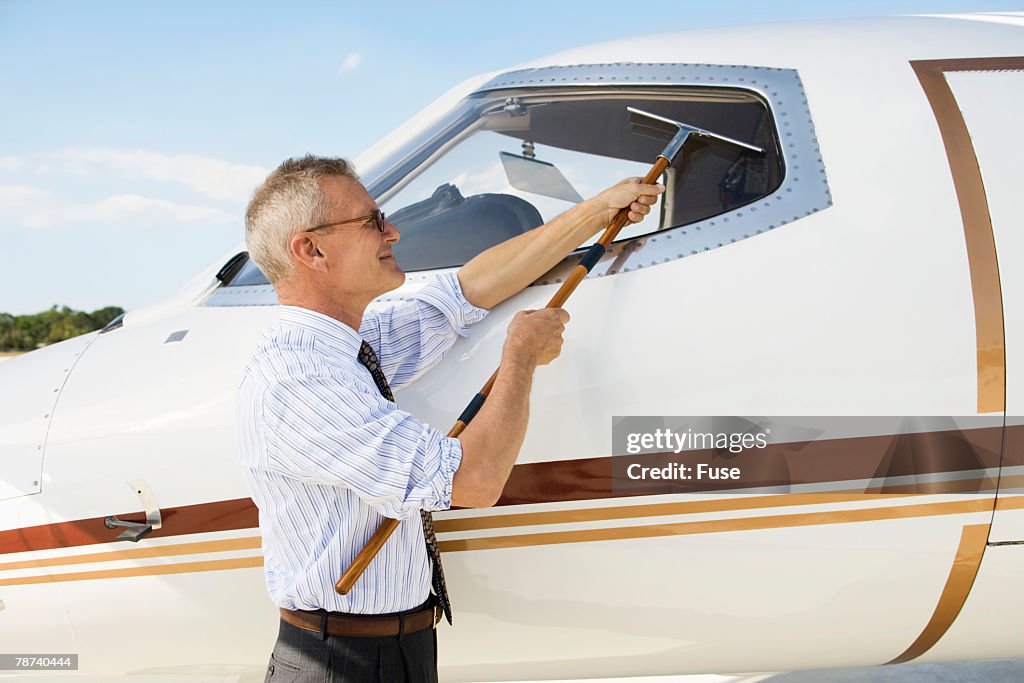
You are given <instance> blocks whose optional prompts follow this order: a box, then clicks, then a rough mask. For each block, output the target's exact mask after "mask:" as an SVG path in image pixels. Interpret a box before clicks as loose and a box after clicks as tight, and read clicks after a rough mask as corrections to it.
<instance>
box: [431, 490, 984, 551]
mask: <svg viewBox="0 0 1024 683" xmlns="http://www.w3.org/2000/svg"><path fill="white" fill-rule="evenodd" d="M994 500H995V499H994V498H981V497H972V499H971V500H965V501H954V502H949V503H923V504H920V505H901V506H898V507H887V508H865V509H862V510H839V511H834V512H805V513H795V514H791V515H769V516H764V517H740V518H737V519H715V520H709V521H702V522H680V523H672V524H653V525H647V526H628V527H618V528H612V529H584V530H579V531H552V532H543V533H536V534H518V535H513V536H493V537H489V538H469V539H459V540H448V541H441V542H439V543H438V547H440V549H441V550H442V551H443V552H458V551H462V550H493V549H496V548H522V547H526V546H535V545H552V544H561V543H585V542H590V541H614V540H624V539H634V538H656V537H660V536H685V535H690V534H717V533H723V532H728V531H756V530H763V529H784V528H790V527H798V526H816V525H820V524H845V523H848V522H876V521H880V520H886V519H905V518H912V517H931V516H935V515H957V514H969V513H973V512H991V511H992V508H993V501H994Z"/></svg>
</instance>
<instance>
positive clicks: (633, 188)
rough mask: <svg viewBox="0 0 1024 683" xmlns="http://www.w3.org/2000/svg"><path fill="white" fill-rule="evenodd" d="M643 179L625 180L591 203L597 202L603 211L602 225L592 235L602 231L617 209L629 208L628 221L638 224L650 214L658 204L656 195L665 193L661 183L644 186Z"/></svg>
mask: <svg viewBox="0 0 1024 683" xmlns="http://www.w3.org/2000/svg"><path fill="white" fill-rule="evenodd" d="M642 181H643V178H626V179H625V180H622V181H619V182H618V183H616V184H614V185H612V186H611V187H609V188H608V189H607V190H605V191H604V192H602V193H600V194H599V195H597V196H596V197H594V199H593V200H592V201H595V202H599V203H600V204H601V206H602V208H603V209H604V212H605V213H604V216H605V220H604V224H603V225H600V226H598V227H597V228H596V229H595V231H594V234H597V232H598V231H600V230H604V229H605V228H606V227H607V226H608V224H609V223H611V222H612V219H613V218H615V214H617V213H618V212H619V209H622V208H625V207H627V206H628V207H629V221H630V222H631V223H639V222H640V221H642V220H643V219H644V216H646V215H647V214H649V213H650V212H651V207H652V206H653V205H654V204H657V203H658V195H659V194H661V193H662V192H664V191H665V186H664V185H662V184H661V183H658V184H656V185H645V184H644V183H643V182H642Z"/></svg>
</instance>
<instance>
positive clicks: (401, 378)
mask: <svg viewBox="0 0 1024 683" xmlns="http://www.w3.org/2000/svg"><path fill="white" fill-rule="evenodd" d="M486 315H487V310H485V309H483V308H478V307H476V306H474V305H473V304H471V303H469V301H467V300H466V297H465V295H464V294H463V293H462V287H461V285H460V284H459V278H458V276H457V275H456V274H455V273H445V274H442V275H439V276H438V277H437V278H435V279H434V280H432V281H431V282H430V283H429V284H427V285H426V286H425V287H423V289H421V290H420V291H419V292H417V293H416V294H414V295H412V296H411V297H410V298H409V300H407V301H403V302H401V303H399V304H396V305H394V306H390V307H388V308H385V309H380V310H375V311H369V312H367V314H366V316H365V317H364V319H363V323H362V326H361V327H360V329H359V333H360V335H362V337H363V339H365V340H366V341H367V342H368V343H369V344H370V346H372V347H373V348H374V351H376V352H377V356H378V358H379V359H380V365H381V369H382V370H383V371H384V376H385V377H387V379H388V383H389V384H390V385H391V388H392V389H393V390H394V389H400V388H401V387H403V386H405V385H406V384H409V383H410V382H412V381H413V380H414V379H416V378H417V377H419V376H420V375H421V374H423V373H424V372H426V371H427V370H429V369H430V368H432V367H433V366H435V365H437V363H439V362H440V361H441V359H442V358H444V354H445V353H446V352H447V351H448V349H450V348H451V347H452V344H454V343H455V340H456V339H457V338H458V337H460V336H463V337H464V336H466V335H467V334H468V333H469V326H470V325H471V324H473V323H475V322H478V321H480V320H483V318H484V317H485V316H486Z"/></svg>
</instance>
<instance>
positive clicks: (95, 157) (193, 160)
mask: <svg viewBox="0 0 1024 683" xmlns="http://www.w3.org/2000/svg"><path fill="white" fill-rule="evenodd" d="M51 156H52V158H53V160H54V161H55V162H56V163H57V164H59V165H60V167H61V169H62V170H64V171H66V172H69V173H76V174H79V175H91V174H93V173H95V172H97V171H114V172H117V173H119V174H120V175H122V176H124V177H128V178H143V179H147V180H159V181H164V182H171V183H179V184H181V185H185V186H186V187H188V188H190V189H192V190H194V191H196V192H198V193H200V194H202V195H204V196H206V197H211V198H213V199H220V200H230V201H233V202H239V203H244V202H246V201H248V199H249V196H250V195H251V194H252V191H253V190H254V189H256V186H257V185H259V184H260V183H261V182H263V179H264V178H266V177H267V173H268V170H267V169H265V168H262V167H260V166H248V165H244V164H233V163H230V162H227V161H223V160H221V159H213V158H210V157H204V156H200V155H198V154H173V155H170V154H161V153H159V152H147V151H145V150H139V149H136V150H126V149H115V148H112V147H70V148H66V149H63V150H60V151H57V152H54V153H53V154H52V155H51ZM51 170H52V169H51Z"/></svg>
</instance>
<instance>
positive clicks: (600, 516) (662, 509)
mask: <svg viewBox="0 0 1024 683" xmlns="http://www.w3.org/2000/svg"><path fill="white" fill-rule="evenodd" d="M905 497H906V494H901V495H890V494H864V493H852V492H844V491H841V492H837V493H785V494H778V493H777V494H773V495H767V496H749V497H741V498H725V497H724V496H723V497H721V498H717V499H713V500H696V501H687V502H674V503H655V504H652V505H619V506H614V507H597V508H582V509H576V510H552V511H550V512H524V513H520V514H513V515H488V516H485V517H464V518H461V519H443V520H441V519H438V520H434V530H435V531H436V532H437V533H446V532H453V531H477V530H480V529H501V528H505V527H517V526H535V525H540V524H571V523H574V522H598V521H605V520H609V519H635V518H638V517H661V516H667V515H690V514H700V513H704V512H729V511H734V510H756V509H764V508H774V507H788V506H791V505H824V504H828V503H851V502H856V501H861V500H879V499H887V498H905Z"/></svg>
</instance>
